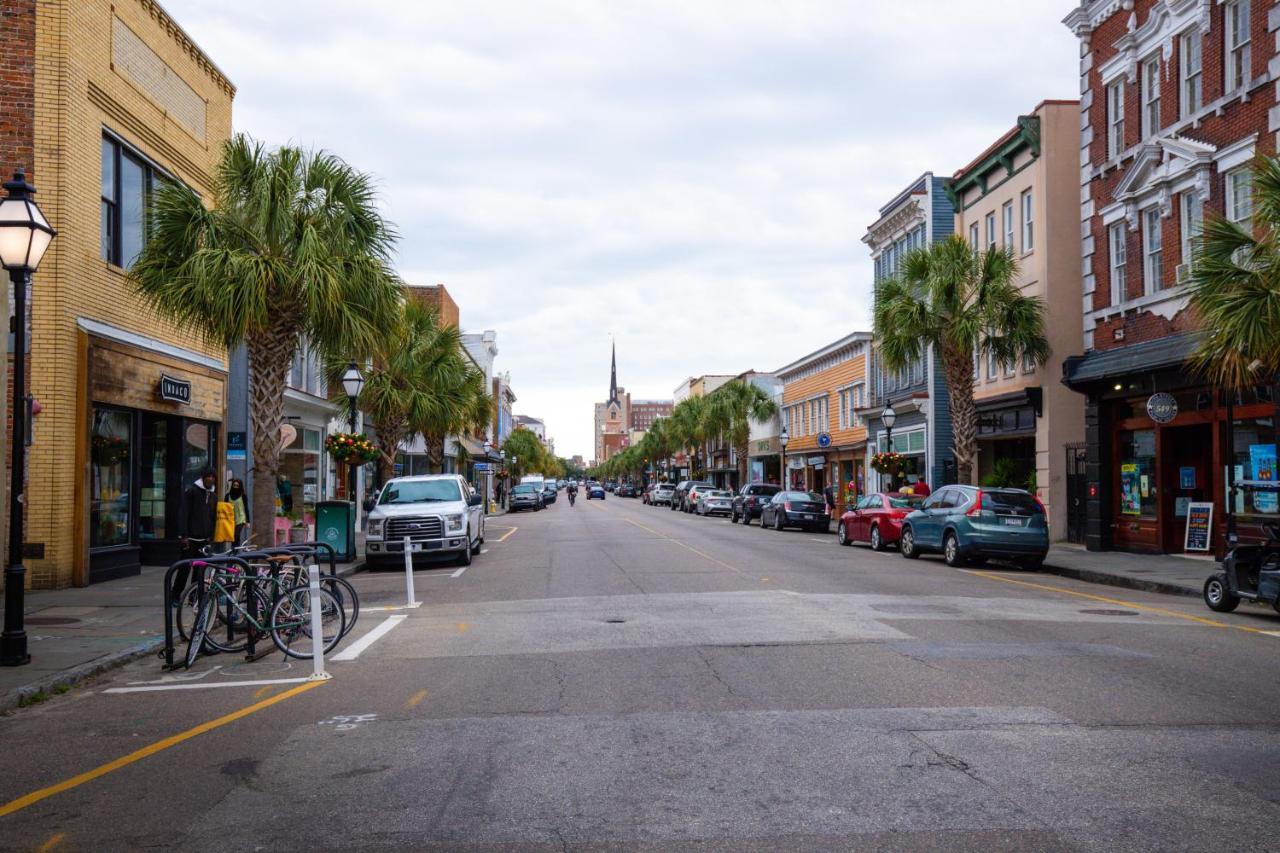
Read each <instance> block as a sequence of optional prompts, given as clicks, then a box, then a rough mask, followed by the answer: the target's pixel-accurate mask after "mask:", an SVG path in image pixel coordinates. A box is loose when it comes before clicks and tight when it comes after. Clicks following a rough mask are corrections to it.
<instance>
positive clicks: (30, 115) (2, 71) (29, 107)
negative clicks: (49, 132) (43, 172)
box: [0, 0, 39, 181]
mask: <svg viewBox="0 0 1280 853" xmlns="http://www.w3.org/2000/svg"><path fill="white" fill-rule="evenodd" d="M0 33H3V34H4V35H3V38H0V173H3V175H4V178H5V179H6V180H8V178H9V177H10V176H12V174H13V171H14V170H15V169H17V168H23V169H25V170H26V172H27V178H28V179H29V180H32V181H35V180H37V179H38V177H39V176H38V175H34V174H32V171H33V169H34V167H35V141H34V126H35V110H36V76H35V71H36V3H35V0H0Z"/></svg>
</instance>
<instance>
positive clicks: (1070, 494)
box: [1067, 444, 1089, 544]
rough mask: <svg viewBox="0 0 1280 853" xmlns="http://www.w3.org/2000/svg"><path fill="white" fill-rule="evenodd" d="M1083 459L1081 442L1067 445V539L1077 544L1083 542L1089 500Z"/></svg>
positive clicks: (1083, 453)
mask: <svg viewBox="0 0 1280 853" xmlns="http://www.w3.org/2000/svg"><path fill="white" fill-rule="evenodd" d="M1085 460H1086V456H1085V447H1084V445H1083V444H1068V445H1067V541H1068V542H1075V543H1077V544H1081V543H1083V542H1084V527H1085V516H1086V514H1087V513H1086V511H1085V509H1086V505H1087V503H1088V500H1089V483H1088V479H1087V477H1086V476H1085Z"/></svg>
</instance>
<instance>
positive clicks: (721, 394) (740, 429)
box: [707, 379, 778, 485]
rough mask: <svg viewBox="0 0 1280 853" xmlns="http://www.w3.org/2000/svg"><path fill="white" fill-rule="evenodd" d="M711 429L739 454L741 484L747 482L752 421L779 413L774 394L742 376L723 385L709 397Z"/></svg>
mask: <svg viewBox="0 0 1280 853" xmlns="http://www.w3.org/2000/svg"><path fill="white" fill-rule="evenodd" d="M707 399H708V400H709V401H710V403H709V411H708V417H709V420H710V423H711V426H712V428H713V429H712V432H713V433H717V434H720V435H723V436H724V437H725V438H727V439H728V441H729V446H730V447H732V448H733V450H734V453H736V454H737V456H738V485H742V484H744V483H746V482H747V460H748V454H749V453H750V447H749V444H750V441H751V422H752V421H755V422H756V423H760V422H762V421H766V420H768V419H769V418H771V417H773V416H774V415H776V414H778V404H777V403H775V402H774V401H773V398H772V397H770V396H769V395H768V394H766V393H765V392H764V391H762V390H760V388H759V386H756V385H753V384H752V383H750V382H747V381H745V380H743V379H734V380H732V381H730V382H726V383H725V384H724V385H721V386H720V387H719V388H717V389H716V390H715V391H713V392H712V393H711V396H709V397H708V398H707Z"/></svg>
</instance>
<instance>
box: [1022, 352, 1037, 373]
mask: <svg viewBox="0 0 1280 853" xmlns="http://www.w3.org/2000/svg"><path fill="white" fill-rule="evenodd" d="M1022 372H1023V373H1035V372H1036V360H1035V359H1034V358H1032V357H1031V353H1029V352H1024V353H1023V354H1022Z"/></svg>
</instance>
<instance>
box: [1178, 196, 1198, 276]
mask: <svg viewBox="0 0 1280 853" xmlns="http://www.w3.org/2000/svg"><path fill="white" fill-rule="evenodd" d="M1192 199H1195V201H1196V202H1197V203H1198V206H1199V211H1200V215H1199V217H1198V218H1197V219H1196V220H1195V221H1192V218H1191V207H1190V202H1191V200H1192ZM1178 208H1179V224H1180V226H1181V231H1182V234H1181V236H1182V247H1181V251H1182V263H1184V264H1190V263H1191V259H1192V256H1193V254H1194V246H1193V244H1192V240H1193V239H1194V238H1195V236H1196V235H1195V234H1194V233H1192V232H1193V229H1195V230H1199V228H1203V227H1204V199H1202V198H1200V191H1199V190H1196V189H1189V190H1184V191H1183V192H1182V194H1181V201H1180V202H1179V205H1178ZM1196 226H1199V228H1197V227H1196Z"/></svg>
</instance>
